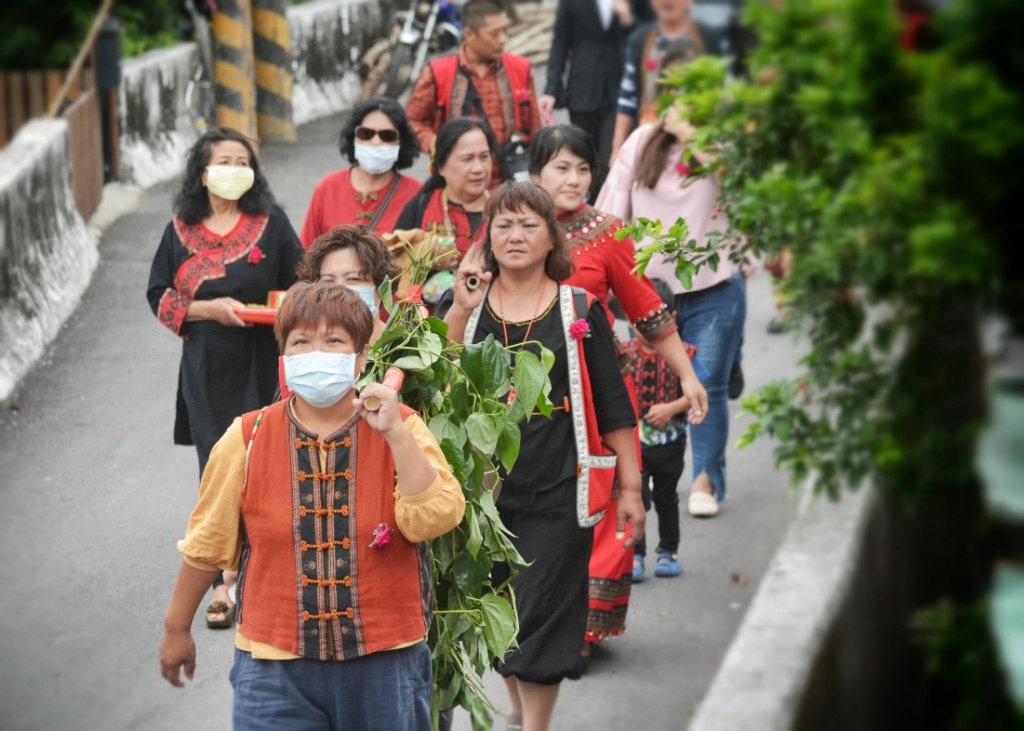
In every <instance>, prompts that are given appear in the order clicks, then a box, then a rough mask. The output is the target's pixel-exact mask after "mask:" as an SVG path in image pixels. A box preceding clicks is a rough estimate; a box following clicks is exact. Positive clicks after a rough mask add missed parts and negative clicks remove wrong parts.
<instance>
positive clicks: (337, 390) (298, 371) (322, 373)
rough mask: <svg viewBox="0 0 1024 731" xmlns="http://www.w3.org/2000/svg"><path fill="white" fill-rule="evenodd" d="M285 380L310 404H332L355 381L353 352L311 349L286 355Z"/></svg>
mask: <svg viewBox="0 0 1024 731" xmlns="http://www.w3.org/2000/svg"><path fill="white" fill-rule="evenodd" d="M284 380H285V383H286V384H287V386H288V388H290V389H291V390H292V391H294V392H295V393H297V394H298V395H299V397H300V398H302V400H303V401H305V402H306V403H308V404H309V405H310V406H316V407H317V408H320V409H324V408H327V407H328V406H333V405H334V404H336V403H338V402H339V401H341V397H342V396H344V395H345V394H346V393H348V392H349V391H350V390H351V389H352V387H353V386H355V385H356V354H355V353H324V352H322V351H313V352H312V353H302V354H300V355H286V356H284Z"/></svg>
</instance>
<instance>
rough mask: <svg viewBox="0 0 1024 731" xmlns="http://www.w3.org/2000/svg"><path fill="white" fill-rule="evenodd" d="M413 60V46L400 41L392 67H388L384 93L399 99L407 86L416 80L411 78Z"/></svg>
mask: <svg viewBox="0 0 1024 731" xmlns="http://www.w3.org/2000/svg"><path fill="white" fill-rule="evenodd" d="M411 61H412V46H408V45H406V44H404V43H399V44H398V46H396V47H395V52H394V54H392V56H391V67H390V68H389V69H388V83H387V87H386V88H385V90H384V95H385V96H389V97H391V98H392V99H397V98H398V97H399V96H401V94H402V92H403V91H405V89H406V87H407V86H409V85H410V84H411V83H414V82H415V79H410V78H409V67H410V65H411Z"/></svg>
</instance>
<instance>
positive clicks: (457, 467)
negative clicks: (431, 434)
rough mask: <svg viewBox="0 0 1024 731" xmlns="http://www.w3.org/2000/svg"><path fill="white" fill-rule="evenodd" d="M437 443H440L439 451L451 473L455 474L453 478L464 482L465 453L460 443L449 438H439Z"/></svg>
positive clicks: (461, 482)
mask: <svg viewBox="0 0 1024 731" xmlns="http://www.w3.org/2000/svg"><path fill="white" fill-rule="evenodd" d="M435 438H436V435H435ZM438 443H439V444H440V445H441V452H442V453H443V454H444V457H445V459H447V460H448V464H449V465H450V466H451V468H452V474H453V475H454V476H455V479H456V480H457V481H458V482H459V484H464V483H465V481H466V478H465V471H466V455H465V452H464V451H463V447H462V444H455V442H453V441H452V440H451V439H441V440H438ZM463 443H465V440H463Z"/></svg>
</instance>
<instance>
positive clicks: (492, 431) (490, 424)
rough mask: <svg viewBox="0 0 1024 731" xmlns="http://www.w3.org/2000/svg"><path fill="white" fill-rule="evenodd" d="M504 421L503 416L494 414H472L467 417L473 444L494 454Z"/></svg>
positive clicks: (487, 452)
mask: <svg viewBox="0 0 1024 731" xmlns="http://www.w3.org/2000/svg"><path fill="white" fill-rule="evenodd" d="M503 421H504V420H503V419H502V417H501V416H497V415H494V414H479V413H477V414H470V416H469V418H468V419H466V431H467V433H468V434H469V440H470V441H471V442H472V443H473V446H474V447H476V448H477V449H479V450H480V451H481V452H483V453H484V454H494V450H495V448H496V447H497V446H498V437H500V436H501V431H502V422H503Z"/></svg>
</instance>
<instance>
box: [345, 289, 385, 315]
mask: <svg viewBox="0 0 1024 731" xmlns="http://www.w3.org/2000/svg"><path fill="white" fill-rule="evenodd" d="M345 286H346V287H347V288H348V289H351V290H352V291H353V292H355V293H356V294H358V295H359V299H361V300H362V301H363V302H365V303H366V306H367V307H369V308H370V312H371V313H373V314H374V315H375V316H376V314H377V300H376V298H375V297H374V294H375V293H376V292H377V288H376V287H374V286H373V285H372V284H346V285H345Z"/></svg>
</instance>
